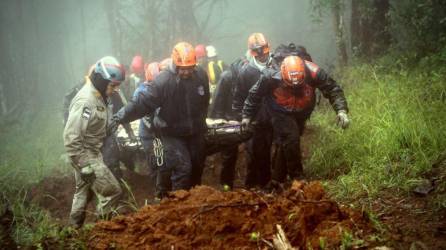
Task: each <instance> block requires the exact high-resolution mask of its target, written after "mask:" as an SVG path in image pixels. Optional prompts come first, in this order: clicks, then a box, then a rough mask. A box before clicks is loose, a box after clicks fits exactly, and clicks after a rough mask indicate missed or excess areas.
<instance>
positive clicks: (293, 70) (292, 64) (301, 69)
mask: <svg viewBox="0 0 446 250" xmlns="http://www.w3.org/2000/svg"><path fill="white" fill-rule="evenodd" d="M280 71H281V73H282V79H283V81H284V82H285V83H286V84H287V85H289V86H299V85H301V84H302V83H303V82H304V79H305V62H304V60H302V59H301V58H300V57H298V56H287V57H285V59H284V60H283V62H282V65H281V66H280Z"/></svg>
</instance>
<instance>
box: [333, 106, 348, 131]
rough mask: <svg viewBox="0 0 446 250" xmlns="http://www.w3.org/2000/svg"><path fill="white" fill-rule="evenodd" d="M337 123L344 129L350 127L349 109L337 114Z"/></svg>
mask: <svg viewBox="0 0 446 250" xmlns="http://www.w3.org/2000/svg"><path fill="white" fill-rule="evenodd" d="M336 124H337V125H338V126H339V127H341V128H342V129H346V128H348V125H349V124H350V120H349V119H348V116H347V111H345V110H339V111H338V114H337V115H336Z"/></svg>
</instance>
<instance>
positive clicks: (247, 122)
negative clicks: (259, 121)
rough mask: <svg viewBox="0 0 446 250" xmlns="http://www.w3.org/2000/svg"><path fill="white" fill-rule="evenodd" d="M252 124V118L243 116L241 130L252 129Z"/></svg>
mask: <svg viewBox="0 0 446 250" xmlns="http://www.w3.org/2000/svg"><path fill="white" fill-rule="evenodd" d="M250 126H251V119H250V118H243V119H242V123H241V127H240V128H241V131H242V132H243V131H247V130H249V129H250Z"/></svg>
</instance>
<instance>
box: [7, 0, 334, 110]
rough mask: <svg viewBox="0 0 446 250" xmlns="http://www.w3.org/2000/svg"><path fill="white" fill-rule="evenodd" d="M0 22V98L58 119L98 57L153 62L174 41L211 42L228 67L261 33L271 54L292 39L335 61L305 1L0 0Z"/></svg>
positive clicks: (318, 58)
mask: <svg viewBox="0 0 446 250" xmlns="http://www.w3.org/2000/svg"><path fill="white" fill-rule="evenodd" d="M0 25H1V29H0V32H1V35H0V47H1V58H0V84H1V88H2V89H3V91H2V93H3V94H2V96H0V98H2V99H3V100H6V102H4V104H3V106H5V105H6V109H7V110H14V112H17V113H20V114H24V113H29V115H31V116H32V115H35V114H37V113H39V112H40V111H50V112H57V113H58V114H60V111H61V106H62V99H63V95H64V93H65V92H66V91H67V90H68V89H70V88H71V87H72V86H74V85H75V84H76V83H78V82H79V81H80V79H81V78H82V77H83V75H84V74H85V72H86V71H87V69H88V68H89V66H90V65H91V64H93V63H94V62H95V61H96V60H98V59H99V58H101V57H103V56H106V55H113V56H115V57H117V58H118V60H119V61H120V62H121V63H123V64H125V65H129V64H130V62H131V59H132V57H133V56H134V55H135V54H141V55H142V56H143V57H144V60H145V62H151V61H160V60H162V59H164V58H166V57H169V56H170V51H171V49H172V47H173V46H174V44H175V43H177V42H179V41H181V40H185V41H188V42H190V43H192V44H193V45H196V44H197V43H203V44H205V45H209V44H211V45H214V46H215V47H216V48H217V51H218V53H219V56H220V58H221V59H223V60H224V61H225V62H226V63H228V64H229V63H230V62H232V61H233V60H234V59H236V58H237V57H239V56H241V55H242V54H244V53H245V51H246V47H247V38H248V36H249V35H250V34H251V33H253V32H262V33H264V34H265V36H266V38H267V39H269V41H270V44H271V46H272V50H273V49H274V48H275V47H276V46H277V45H279V44H280V43H287V42H294V43H296V44H299V45H303V46H305V47H307V49H308V51H309V52H310V54H311V55H312V56H313V59H314V60H315V62H316V63H318V64H320V65H322V66H324V67H328V66H332V65H333V64H334V63H335V60H336V58H335V57H336V49H335V41H334V35H333V31H332V29H331V17H329V16H327V17H323V18H322V19H321V20H320V22H319V23H316V22H313V19H312V17H311V6H310V0H280V1H268V0H244V1H236V0H164V1H163V0H122V1H116V0H110V1H107V0H94V1H92V0H77V1H74V0H39V1H37V0H2V1H1V2H0ZM3 108H4V107H3Z"/></svg>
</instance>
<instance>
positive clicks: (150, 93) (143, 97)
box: [113, 83, 162, 124]
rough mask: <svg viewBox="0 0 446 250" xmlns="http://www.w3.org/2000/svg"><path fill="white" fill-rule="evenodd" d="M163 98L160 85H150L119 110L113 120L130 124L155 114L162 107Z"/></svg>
mask: <svg viewBox="0 0 446 250" xmlns="http://www.w3.org/2000/svg"><path fill="white" fill-rule="evenodd" d="M161 103H162V97H161V90H160V86H159V84H155V83H154V84H150V85H148V86H147V88H145V89H144V90H142V91H141V92H140V93H139V94H138V95H137V96H135V98H133V99H132V100H131V101H130V102H129V103H128V104H127V105H125V106H124V107H123V108H121V110H119V111H118V112H117V113H116V114H115V115H114V116H113V120H115V121H116V122H118V123H120V124H125V123H129V122H131V121H134V120H136V119H139V118H141V117H143V116H145V115H149V114H151V113H153V112H154V111H155V110H156V109H157V108H158V107H160V106H161Z"/></svg>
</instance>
